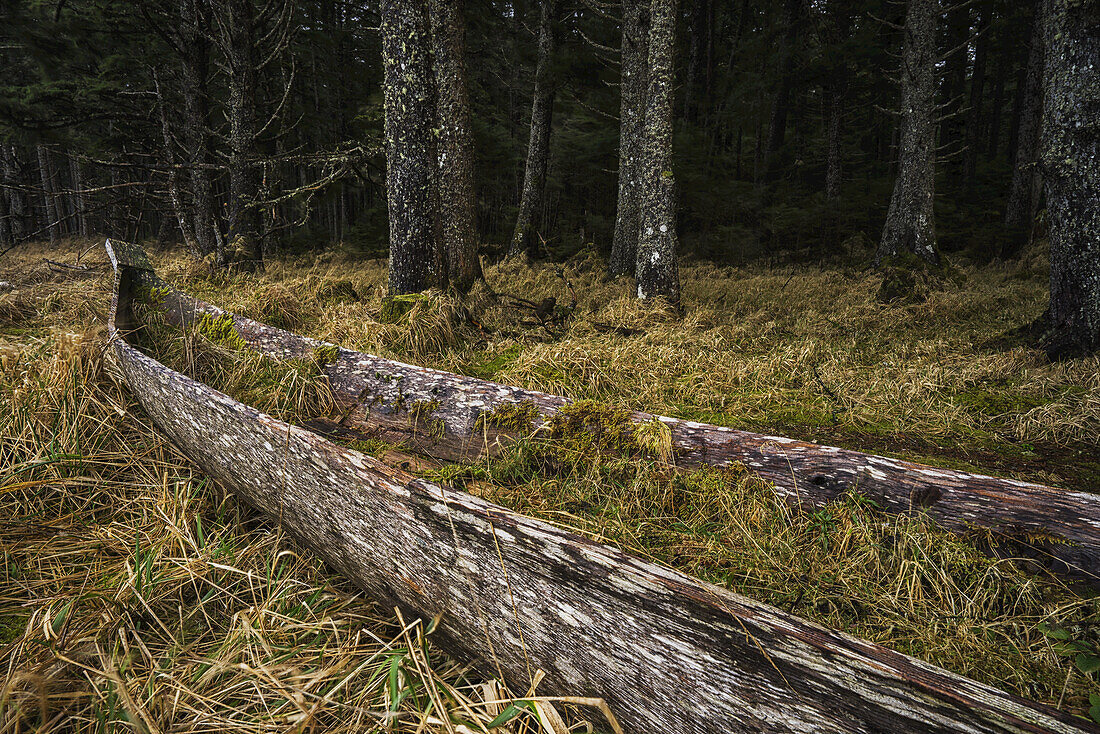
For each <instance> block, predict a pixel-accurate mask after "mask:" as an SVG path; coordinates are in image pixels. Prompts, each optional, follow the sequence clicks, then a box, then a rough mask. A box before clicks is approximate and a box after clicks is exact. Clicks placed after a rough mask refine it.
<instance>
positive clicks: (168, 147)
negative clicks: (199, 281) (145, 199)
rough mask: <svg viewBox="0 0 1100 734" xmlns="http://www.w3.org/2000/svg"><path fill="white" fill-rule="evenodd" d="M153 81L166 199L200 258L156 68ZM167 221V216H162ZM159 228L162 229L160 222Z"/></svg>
mask: <svg viewBox="0 0 1100 734" xmlns="http://www.w3.org/2000/svg"><path fill="white" fill-rule="evenodd" d="M153 82H154V84H155V86H156V94H157V111H158V112H159V113H160V129H161V137H162V139H163V141H164V153H163V155H164V162H165V163H166V164H167V165H168V181H167V187H168V201H169V202H170V203H171V205H172V214H173V215H174V216H175V219H176V224H177V226H178V227H179V231H180V234H181V235H183V243H184V246H185V247H186V248H187V250H188V251H189V252H191V253H192V254H193V255H195V256H197V257H199V258H202V256H203V253H202V252H201V251H200V250H199V248H198V245H197V243H196V241H195V232H194V230H193V229H191V221H190V217H189V216H188V211H187V206H186V204H185V203H184V201H183V194H182V193H181V192H180V185H179V179H180V173H179V168H177V167H176V166H177V163H178V161H177V156H176V150H175V146H174V145H173V144H172V129H171V127H170V125H169V123H168V101H167V99H166V96H167V95H165V93H164V90H163V89H161V85H160V78H159V74H158V73H157V72H156V70H154V71H153ZM164 219H165V221H167V219H168V218H167V217H165V218H164ZM161 229H162V230H163V229H164V225H163V223H162V225H161ZM161 234H163V235H164V237H161V236H160V235H158V237H157V240H158V241H167V237H168V233H167V232H162V233H161Z"/></svg>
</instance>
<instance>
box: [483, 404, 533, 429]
mask: <svg viewBox="0 0 1100 734" xmlns="http://www.w3.org/2000/svg"><path fill="white" fill-rule="evenodd" d="M538 417H539V409H538V407H536V406H535V404H534V403H532V402H531V401H530V400H524V401H522V402H519V403H501V404H500V405H498V406H497V407H495V408H493V410H491V411H488V412H485V413H482V414H481V415H479V416H478V417H477V420H476V421H474V428H475V429H476V430H483V429H485V428H499V429H504V430H512V431H521V432H525V433H529V432H530V431H531V430H532V429H533V428H534V425H535V421H536V420H537V419H538Z"/></svg>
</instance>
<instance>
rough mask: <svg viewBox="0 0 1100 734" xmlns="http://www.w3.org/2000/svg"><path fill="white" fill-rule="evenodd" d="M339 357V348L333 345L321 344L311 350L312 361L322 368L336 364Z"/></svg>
mask: <svg viewBox="0 0 1100 734" xmlns="http://www.w3.org/2000/svg"><path fill="white" fill-rule="evenodd" d="M339 356H340V347H338V346H336V345H335V344H322V345H321V346H319V347H317V348H315V349H314V350H313V361H314V362H316V363H317V364H319V365H321V366H324V365H328V364H333V363H334V362H336V358H337V357H339Z"/></svg>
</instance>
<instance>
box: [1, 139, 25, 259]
mask: <svg viewBox="0 0 1100 734" xmlns="http://www.w3.org/2000/svg"><path fill="white" fill-rule="evenodd" d="M21 178H22V176H21V171H20V165H19V156H18V153H16V150H15V146H14V145H9V144H7V143H0V182H2V183H3V184H4V186H5V189H6V191H5V192H4V196H6V197H7V200H8V217H9V229H10V230H11V237H12V244H14V243H15V242H20V241H22V240H23V238H24V237H26V234H27V230H28V229H29V226H28V224H27V211H28V207H27V199H26V193H25V191H24V189H23V187H21V186H19V183H20V179H21Z"/></svg>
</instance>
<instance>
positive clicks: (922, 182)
mask: <svg viewBox="0 0 1100 734" xmlns="http://www.w3.org/2000/svg"><path fill="white" fill-rule="evenodd" d="M939 14H940V3H939V0H909V3H908V8H907V10H906V13H905V42H904V46H903V49H902V70H901V117H900V122H899V127H900V142H899V148H898V172H897V178H896V179H895V181H894V193H893V195H892V196H891V197H890V209H889V211H888V212H887V214H886V226H885V227H884V229H883V232H882V240H881V242H879V246H878V251H877V252H876V254H875V263H876V264H881V263H882V262H883V261H884V260H885V259H886V258H892V257H897V256H898V255H899V254H900V253H911V254H913V255H916V256H917V257H919V258H920V259H921V260H924V261H925V262H928V263H938V262H939V253H938V252H937V250H936V227H935V213H934V211H933V202H934V198H935V189H936V181H935V173H936V105H935V95H936V64H937V62H938V61H939V57H938V56H937V54H936V26H937V23H938V21H939Z"/></svg>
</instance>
